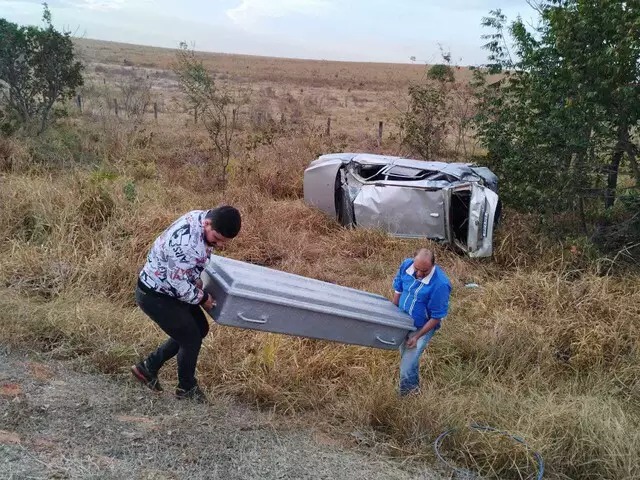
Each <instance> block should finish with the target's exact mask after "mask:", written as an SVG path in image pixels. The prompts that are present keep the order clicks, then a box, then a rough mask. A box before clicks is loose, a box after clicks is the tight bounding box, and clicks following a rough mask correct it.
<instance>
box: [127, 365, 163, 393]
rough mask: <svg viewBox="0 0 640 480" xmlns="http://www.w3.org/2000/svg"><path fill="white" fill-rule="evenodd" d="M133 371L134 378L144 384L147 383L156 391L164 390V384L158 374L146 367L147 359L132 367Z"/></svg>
mask: <svg viewBox="0 0 640 480" xmlns="http://www.w3.org/2000/svg"><path fill="white" fill-rule="evenodd" d="M131 373H132V374H133V378H135V379H136V380H137V381H139V382H140V383H142V384H143V385H146V386H147V387H149V388H150V389H151V390H153V391H156V392H161V391H162V386H161V385H160V381H159V380H158V375H154V374H152V373H151V372H150V371H149V369H148V368H147V367H146V361H144V362H140V363H138V364H136V365H134V366H133V367H131Z"/></svg>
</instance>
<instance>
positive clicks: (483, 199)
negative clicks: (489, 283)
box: [466, 183, 498, 258]
mask: <svg viewBox="0 0 640 480" xmlns="http://www.w3.org/2000/svg"><path fill="white" fill-rule="evenodd" d="M497 206H498V195H497V194H496V193H495V192H493V191H492V190H490V189H489V188H487V187H484V186H482V185H479V184H476V183H473V184H471V201H470V203H469V233H468V237H467V245H466V249H467V253H468V254H469V256H470V257H476V258H477V257H490V256H491V254H492V253H493V223H494V220H495V214H496V208H497Z"/></svg>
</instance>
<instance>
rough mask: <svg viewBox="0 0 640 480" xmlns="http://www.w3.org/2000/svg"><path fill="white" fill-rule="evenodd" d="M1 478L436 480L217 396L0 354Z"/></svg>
mask: <svg viewBox="0 0 640 480" xmlns="http://www.w3.org/2000/svg"><path fill="white" fill-rule="evenodd" d="M0 478H1V479H23V478H24V479H44V478H47V479H49V478H57V479H63V478H64V479H67V478H68V479H75V478H83V479H85V478H100V479H112V478H113V479H115V478H127V479H151V478H153V479H174V478H189V479H200V478H202V479H204V478H207V479H218V478H220V479H225V480H227V479H306V478H309V479H349V480H357V479H363V480H364V479H367V480H372V479H424V480H427V479H429V480H431V479H437V478H442V477H439V476H437V475H436V474H435V473H434V472H431V471H424V470H421V471H416V470H414V469H410V468H409V467H407V466H403V465H400V463H396V462H393V461H390V460H387V459H384V458H382V457H379V456H376V455H374V454H367V453H366V452H364V453H363V452H361V451H356V450H354V449H351V448H346V447H344V446H343V445H340V442H339V441H334V439H332V438H330V437H329V436H327V435H326V434H323V433H321V432H319V431H315V430H313V429H311V428H309V429H305V430H299V429H293V428H286V427H284V428H283V426H282V425H279V426H276V424H275V423H274V422H272V421H270V419H269V417H268V415H267V414H266V413H262V412H258V411H255V410H252V409H250V408H248V407H247V406H243V405H239V404H237V403H235V402H234V401H233V400H232V399H229V398H216V399H215V400H214V401H213V402H212V404H211V405H198V404H194V403H192V402H184V401H177V400H175V399H173V397H172V396H171V395H170V394H169V393H164V394H154V393H152V392H150V391H148V390H146V389H145V388H144V387H142V386H140V385H138V384H136V383H134V382H133V381H129V380H128V379H127V380H124V379H120V378H118V379H114V378H112V377H108V376H106V375H100V374H89V373H79V372H78V371H77V370H74V369H73V368H72V365H71V364H70V363H69V362H64V361H57V360H51V359H47V358H46V357H41V358H38V357H36V356H35V355H34V354H31V355H27V354H24V353H17V352H15V351H14V352H10V351H9V350H8V349H6V348H3V347H1V346H0Z"/></svg>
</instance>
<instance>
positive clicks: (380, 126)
mask: <svg viewBox="0 0 640 480" xmlns="http://www.w3.org/2000/svg"><path fill="white" fill-rule="evenodd" d="M380 145H382V121H380V122H378V147H379V146H380Z"/></svg>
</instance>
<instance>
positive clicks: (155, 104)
mask: <svg viewBox="0 0 640 480" xmlns="http://www.w3.org/2000/svg"><path fill="white" fill-rule="evenodd" d="M153 118H155V119H156V122H157V121H158V102H153Z"/></svg>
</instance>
